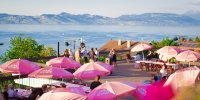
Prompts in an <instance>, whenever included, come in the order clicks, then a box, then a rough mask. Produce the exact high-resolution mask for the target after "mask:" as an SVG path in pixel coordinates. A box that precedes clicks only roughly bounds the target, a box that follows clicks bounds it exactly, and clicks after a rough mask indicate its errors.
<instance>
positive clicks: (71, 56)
mask: <svg viewBox="0 0 200 100" xmlns="http://www.w3.org/2000/svg"><path fill="white" fill-rule="evenodd" d="M69 58H71V59H74V53H73V52H72V50H71V49H69Z"/></svg>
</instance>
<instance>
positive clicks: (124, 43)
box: [99, 39, 149, 57]
mask: <svg viewBox="0 0 200 100" xmlns="http://www.w3.org/2000/svg"><path fill="white" fill-rule="evenodd" d="M139 43H147V44H149V42H137V41H131V40H121V39H119V40H110V41H108V42H107V43H106V44H105V45H103V46H102V47H101V48H100V49H99V52H100V55H104V56H108V54H109V52H110V50H111V49H112V48H113V49H115V50H116V51H117V55H118V56H121V57H124V55H125V54H126V53H128V52H129V51H130V50H131V49H132V48H133V47H134V46H136V45H137V44H139ZM132 54H134V53H132Z"/></svg>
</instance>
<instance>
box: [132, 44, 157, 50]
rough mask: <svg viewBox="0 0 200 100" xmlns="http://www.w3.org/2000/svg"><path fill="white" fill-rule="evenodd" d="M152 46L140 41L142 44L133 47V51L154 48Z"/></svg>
mask: <svg viewBox="0 0 200 100" xmlns="http://www.w3.org/2000/svg"><path fill="white" fill-rule="evenodd" d="M152 48H153V46H152V45H149V44H144V43H140V44H138V45H136V46H135V47H133V48H132V49H131V52H138V51H143V50H149V49H152Z"/></svg>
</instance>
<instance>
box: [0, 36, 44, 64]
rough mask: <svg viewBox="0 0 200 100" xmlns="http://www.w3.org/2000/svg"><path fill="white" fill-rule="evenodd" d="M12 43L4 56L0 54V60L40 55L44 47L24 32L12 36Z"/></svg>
mask: <svg viewBox="0 0 200 100" xmlns="http://www.w3.org/2000/svg"><path fill="white" fill-rule="evenodd" d="M10 44H11V46H10V47H9V50H7V52H6V53H5V54H4V56H2V55H1V56H0V61H2V62H5V61H8V60H11V59H19V58H36V57H40V52H41V51H42V50H43V47H44V46H43V45H39V44H38V43H37V42H36V41H35V40H33V39H32V38H31V37H27V38H24V35H23V34H20V35H19V36H15V37H14V38H11V40H10Z"/></svg>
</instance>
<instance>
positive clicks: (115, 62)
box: [112, 49, 117, 67]
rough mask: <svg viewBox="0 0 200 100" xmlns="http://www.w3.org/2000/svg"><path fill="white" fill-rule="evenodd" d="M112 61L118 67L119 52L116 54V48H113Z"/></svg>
mask: <svg viewBox="0 0 200 100" xmlns="http://www.w3.org/2000/svg"><path fill="white" fill-rule="evenodd" d="M112 54H113V55H112V63H113V66H114V67H117V54H116V50H115V49H113V53H112Z"/></svg>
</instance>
